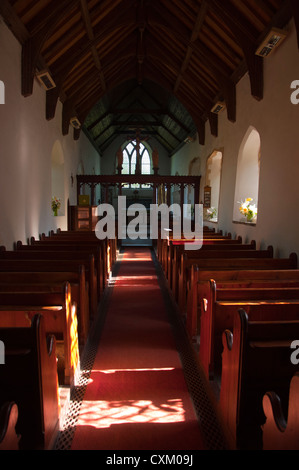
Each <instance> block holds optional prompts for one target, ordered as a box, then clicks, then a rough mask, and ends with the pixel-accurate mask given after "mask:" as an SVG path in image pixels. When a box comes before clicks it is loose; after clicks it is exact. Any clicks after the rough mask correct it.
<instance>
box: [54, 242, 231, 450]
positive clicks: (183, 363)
mask: <svg viewBox="0 0 299 470" xmlns="http://www.w3.org/2000/svg"><path fill="white" fill-rule="evenodd" d="M85 353H86V354H85V357H84V359H83V361H84V366H83V365H82V367H81V369H82V373H81V380H80V384H79V386H78V387H75V388H74V390H73V394H72V397H71V400H70V406H69V411H68V413H67V416H66V419H65V422H64V424H63V426H62V428H63V429H62V430H61V432H60V435H59V438H58V440H57V443H56V446H55V449H56V450H116V451H117V450H135V451H138V450H165V451H166V450H176V451H179V450H206V449H225V448H226V443H225V439H224V437H223V434H222V430H221V428H220V426H219V423H218V421H217V417H216V415H215V412H214V409H213V407H212V405H211V402H210V397H209V394H208V390H207V389H206V385H205V383H204V381H203V380H202V374H201V372H200V370H199V367H198V364H197V361H196V359H195V356H194V351H193V349H192V348H191V346H190V343H189V341H188V339H187V337H186V334H185V330H184V327H183V325H182V324H181V319H180V317H179V315H178V312H177V307H176V304H175V302H174V301H173V297H172V295H171V293H170V292H169V290H168V286H167V283H166V281H165V277H164V274H163V272H162V269H161V266H160V264H159V263H158V261H157V258H156V254H155V252H154V250H153V249H152V248H149V247H142V246H140V247H138V246H134V247H130V246H125V247H123V248H122V250H121V252H120V254H119V257H118V260H117V262H116V264H115V266H114V269H113V273H112V276H111V277H110V281H109V284H108V286H107V288H106V291H105V295H104V298H103V300H102V301H101V302H100V304H99V308H98V321H97V322H96V324H95V327H94V331H93V334H92V335H91V337H90V341H89V344H88V347H87V348H86V351H85Z"/></svg>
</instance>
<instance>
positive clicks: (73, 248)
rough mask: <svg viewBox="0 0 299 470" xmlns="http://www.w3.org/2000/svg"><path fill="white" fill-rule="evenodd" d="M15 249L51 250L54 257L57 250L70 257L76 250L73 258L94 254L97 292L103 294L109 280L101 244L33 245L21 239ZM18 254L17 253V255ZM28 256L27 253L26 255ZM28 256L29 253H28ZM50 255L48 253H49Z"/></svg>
mask: <svg viewBox="0 0 299 470" xmlns="http://www.w3.org/2000/svg"><path fill="white" fill-rule="evenodd" d="M15 251H17V252H18V253H19V252H20V251H22V252H23V251H25V252H45V251H48V252H51V253H53V258H54V256H55V253H56V252H57V253H58V255H59V256H60V253H61V252H63V253H68V255H67V256H68V257H70V256H71V255H70V252H74V256H73V258H78V257H79V256H80V254H83V256H89V255H92V256H93V257H94V269H95V270H96V273H97V294H98V296H101V294H102V292H103V290H104V288H105V286H106V281H107V275H106V269H107V267H106V263H107V260H105V257H104V255H103V252H102V248H101V246H98V245H89V244H88V245H87V244H85V243H68V242H66V241H65V242H59V241H58V240H57V241H54V242H53V241H51V240H50V241H49V242H48V241H47V242H46V241H36V242H35V243H34V244H32V245H24V244H23V243H22V242H21V241H18V242H17V243H16V244H15ZM0 255H1V253H0ZM15 256H16V255H15ZM24 256H25V258H26V255H24ZM27 256H28V255H27ZM47 256H48V255H47Z"/></svg>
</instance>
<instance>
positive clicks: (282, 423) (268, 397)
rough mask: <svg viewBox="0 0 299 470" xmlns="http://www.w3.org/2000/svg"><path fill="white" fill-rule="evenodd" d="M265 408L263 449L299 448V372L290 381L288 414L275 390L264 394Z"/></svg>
mask: <svg viewBox="0 0 299 470" xmlns="http://www.w3.org/2000/svg"><path fill="white" fill-rule="evenodd" d="M285 408H286V407H285V406H284V409H285ZM263 410H264V414H265V417H266V421H265V423H264V424H263V425H262V431H263V450H299V439H298V436H299V372H296V373H295V374H294V376H293V377H292V380H291V383H290V390H289V397H288V404H287V415H286V413H285V412H284V411H283V406H282V402H281V399H280V397H279V396H278V394H277V392H275V391H274V390H271V391H270V390H269V391H268V392H267V393H266V394H265V395H264V397H263Z"/></svg>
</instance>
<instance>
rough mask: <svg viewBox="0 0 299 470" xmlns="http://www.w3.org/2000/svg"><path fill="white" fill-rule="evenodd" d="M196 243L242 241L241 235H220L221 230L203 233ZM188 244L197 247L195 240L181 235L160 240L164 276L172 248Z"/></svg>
mask: <svg viewBox="0 0 299 470" xmlns="http://www.w3.org/2000/svg"><path fill="white" fill-rule="evenodd" d="M198 243H199V244H200V245H202V244H205V245H213V244H215V243H219V244H220V245H221V244H225V245H229V244H232V245H235V244H237V243H242V237H238V238H237V239H232V237H231V234H228V235H222V232H220V233H213V234H205V233H203V237H202V238H201V239H200V240H198ZM186 244H188V245H189V248H190V245H191V246H192V245H195V246H196V247H198V245H197V240H195V239H194V240H192V239H191V240H190V239H187V238H185V237H183V236H182V237H181V238H173V237H171V236H169V237H168V238H167V239H165V240H163V242H162V262H161V264H162V269H163V270H164V273H165V275H166V277H168V274H169V273H168V269H169V266H170V263H171V261H170V260H171V259H172V258H173V250H174V248H175V247H179V246H183V247H185V245H186ZM195 250H197V248H195V247H194V250H190V251H195Z"/></svg>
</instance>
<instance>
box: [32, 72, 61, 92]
mask: <svg viewBox="0 0 299 470" xmlns="http://www.w3.org/2000/svg"><path fill="white" fill-rule="evenodd" d="M36 77H37V79H38V80H39V82H40V84H41V85H42V86H43V87H44V89H45V90H51V89H52V88H55V87H56V84H55V82H54V80H53V78H52V77H51V75H50V74H49V72H48V71H47V70H44V71H42V72H38V73H37V74H36Z"/></svg>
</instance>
